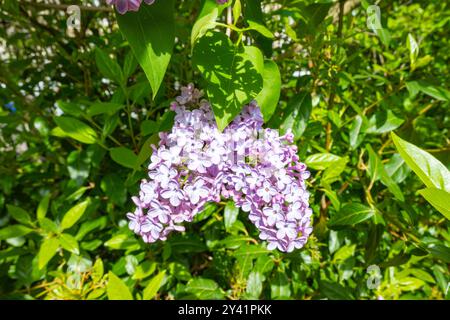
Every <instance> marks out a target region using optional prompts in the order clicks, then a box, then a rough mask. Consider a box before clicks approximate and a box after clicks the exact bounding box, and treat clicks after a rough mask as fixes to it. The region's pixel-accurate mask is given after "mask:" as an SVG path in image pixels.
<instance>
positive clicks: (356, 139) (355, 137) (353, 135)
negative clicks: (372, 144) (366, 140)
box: [349, 115, 363, 150]
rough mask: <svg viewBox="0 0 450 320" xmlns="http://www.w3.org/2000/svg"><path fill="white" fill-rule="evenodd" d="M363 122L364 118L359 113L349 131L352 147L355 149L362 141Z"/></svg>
mask: <svg viewBox="0 0 450 320" xmlns="http://www.w3.org/2000/svg"><path fill="white" fill-rule="evenodd" d="M362 124H363V119H362V117H361V116H360V115H357V116H356V117H355V119H354V120H353V122H352V126H351V128H350V132H349V143H350V149H351V150H355V149H356V147H358V146H359V144H360V143H361V142H362V140H363V139H362V137H361V136H360V132H361V127H362Z"/></svg>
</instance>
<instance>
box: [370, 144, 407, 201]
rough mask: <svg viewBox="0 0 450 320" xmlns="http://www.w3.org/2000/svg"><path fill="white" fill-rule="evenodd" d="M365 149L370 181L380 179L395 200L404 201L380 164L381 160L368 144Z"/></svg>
mask: <svg viewBox="0 0 450 320" xmlns="http://www.w3.org/2000/svg"><path fill="white" fill-rule="evenodd" d="M366 149H367V151H368V153H369V172H371V173H372V179H373V180H377V179H378V178H380V180H381V182H382V183H383V184H384V185H385V186H387V187H388V189H389V191H390V192H392V194H393V195H394V196H395V198H396V199H397V200H399V201H402V202H403V201H405V198H404V196H403V193H402V191H401V189H400V187H399V186H398V184H396V183H395V181H394V180H392V178H391V177H390V176H389V175H388V174H387V172H386V169H385V168H384V165H383V163H382V162H381V159H380V158H379V157H378V155H377V154H376V153H375V151H374V150H373V149H372V147H371V146H370V145H369V144H368V145H366Z"/></svg>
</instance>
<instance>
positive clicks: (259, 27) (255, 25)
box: [246, 20, 275, 39]
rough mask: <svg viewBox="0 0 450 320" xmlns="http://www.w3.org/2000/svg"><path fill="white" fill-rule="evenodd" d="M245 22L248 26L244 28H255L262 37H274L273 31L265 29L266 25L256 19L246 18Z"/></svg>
mask: <svg viewBox="0 0 450 320" xmlns="http://www.w3.org/2000/svg"><path fill="white" fill-rule="evenodd" d="M247 23H248V27H247V28H246V29H248V30H255V31H257V32H259V33H260V34H262V35H263V36H264V37H266V38H269V39H273V38H275V36H274V35H273V33H272V32H271V31H270V30H269V29H267V27H266V26H264V25H262V24H260V23H258V22H256V21H253V20H247Z"/></svg>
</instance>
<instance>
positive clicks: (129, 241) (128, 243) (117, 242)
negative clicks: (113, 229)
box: [105, 234, 139, 250]
mask: <svg viewBox="0 0 450 320" xmlns="http://www.w3.org/2000/svg"><path fill="white" fill-rule="evenodd" d="M105 246H106V247H108V248H111V249H115V250H122V249H131V248H135V247H136V246H137V247H139V243H138V242H137V240H136V239H135V238H133V237H130V235H128V234H118V235H115V236H113V237H112V238H111V239H109V240H108V241H106V242H105Z"/></svg>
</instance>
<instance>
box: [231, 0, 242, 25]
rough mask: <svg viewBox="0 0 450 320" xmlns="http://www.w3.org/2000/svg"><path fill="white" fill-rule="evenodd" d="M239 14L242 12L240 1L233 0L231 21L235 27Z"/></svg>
mask: <svg viewBox="0 0 450 320" xmlns="http://www.w3.org/2000/svg"><path fill="white" fill-rule="evenodd" d="M241 12H242V6H241V0H235V1H234V6H233V21H234V24H235V25H236V23H237V22H238V19H239V17H240V16H241Z"/></svg>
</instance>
